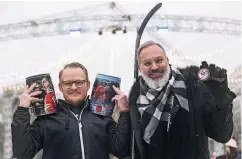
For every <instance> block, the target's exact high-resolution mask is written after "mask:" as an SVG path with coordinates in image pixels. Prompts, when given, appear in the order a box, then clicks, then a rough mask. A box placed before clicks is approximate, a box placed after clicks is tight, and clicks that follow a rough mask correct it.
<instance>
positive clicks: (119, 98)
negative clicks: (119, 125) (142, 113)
mask: <svg viewBox="0 0 242 159" xmlns="http://www.w3.org/2000/svg"><path fill="white" fill-rule="evenodd" d="M113 89H114V91H115V92H116V93H117V95H115V96H114V97H113V98H112V101H114V100H115V102H116V105H117V106H118V108H119V110H120V112H126V111H129V105H128V99H127V96H126V95H125V94H124V93H123V92H122V91H120V90H119V89H118V88H117V87H115V86H113Z"/></svg>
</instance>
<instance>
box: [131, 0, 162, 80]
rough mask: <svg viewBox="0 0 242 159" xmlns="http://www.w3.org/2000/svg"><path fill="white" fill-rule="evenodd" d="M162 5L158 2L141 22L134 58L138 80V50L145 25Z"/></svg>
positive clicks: (135, 73) (135, 74)
mask: <svg viewBox="0 0 242 159" xmlns="http://www.w3.org/2000/svg"><path fill="white" fill-rule="evenodd" d="M161 6H162V3H158V4H157V5H155V6H154V7H153V8H152V9H151V10H150V12H149V13H148V14H147V15H146V17H145V19H144V20H143V22H142V23H141V26H140V28H139V30H138V34H137V37H136V43H135V59H134V61H135V62H134V78H135V80H138V60H137V50H138V48H139V45H140V40H141V37H142V34H143V32H144V29H145V26H146V25H147V23H148V22H149V20H150V19H151V17H152V16H153V15H154V14H155V12H156V11H157V10H158V9H159V8H160V7H161Z"/></svg>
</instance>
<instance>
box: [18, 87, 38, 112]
mask: <svg viewBox="0 0 242 159" xmlns="http://www.w3.org/2000/svg"><path fill="white" fill-rule="evenodd" d="M35 86H36V83H34V84H32V85H31V86H30V88H29V87H28V86H27V87H26V88H25V90H24V93H23V94H22V95H21V96H20V97H19V99H20V102H19V107H25V108H29V107H30V105H31V102H37V101H40V99H38V98H35V97H34V96H37V95H40V94H41V93H42V92H41V91H36V92H32V90H33V89H34V87H35ZM31 92H32V93H31Z"/></svg>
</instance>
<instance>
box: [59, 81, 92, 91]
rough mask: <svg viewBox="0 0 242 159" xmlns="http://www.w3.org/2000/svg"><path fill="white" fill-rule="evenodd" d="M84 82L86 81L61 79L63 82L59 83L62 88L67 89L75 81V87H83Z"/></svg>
mask: <svg viewBox="0 0 242 159" xmlns="http://www.w3.org/2000/svg"><path fill="white" fill-rule="evenodd" d="M86 82H87V81H86V80H77V81H63V82H61V84H62V86H63V87H64V88H67V89H69V88H71V87H72V85H73V83H75V86H76V87H78V88H80V87H83V86H84V84H85V83H86Z"/></svg>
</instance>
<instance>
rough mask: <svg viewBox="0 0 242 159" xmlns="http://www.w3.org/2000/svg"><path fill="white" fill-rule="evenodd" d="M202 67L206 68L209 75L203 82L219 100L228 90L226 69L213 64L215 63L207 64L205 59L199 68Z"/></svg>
mask: <svg viewBox="0 0 242 159" xmlns="http://www.w3.org/2000/svg"><path fill="white" fill-rule="evenodd" d="M202 68H205V69H208V70H209V73H210V77H209V78H208V79H207V80H205V81H203V82H204V84H205V85H206V86H207V87H208V89H209V91H210V92H211V93H212V95H213V96H214V98H215V99H216V100H221V99H222V98H223V97H224V95H225V92H226V91H227V90H228V79H227V70H226V69H223V68H222V69H221V68H220V67H218V66H215V64H210V65H208V63H207V62H206V61H203V62H202V65H201V66H200V69H202Z"/></svg>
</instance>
